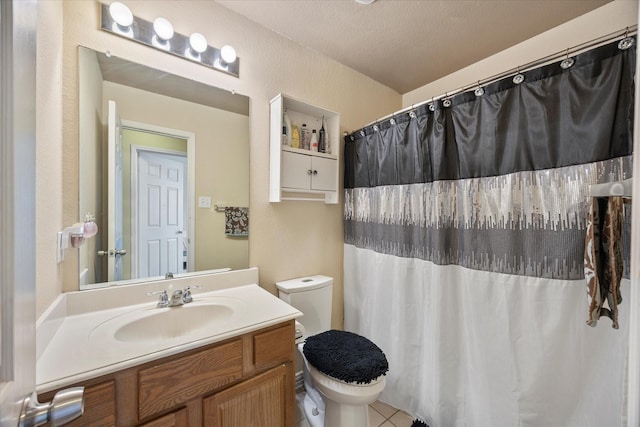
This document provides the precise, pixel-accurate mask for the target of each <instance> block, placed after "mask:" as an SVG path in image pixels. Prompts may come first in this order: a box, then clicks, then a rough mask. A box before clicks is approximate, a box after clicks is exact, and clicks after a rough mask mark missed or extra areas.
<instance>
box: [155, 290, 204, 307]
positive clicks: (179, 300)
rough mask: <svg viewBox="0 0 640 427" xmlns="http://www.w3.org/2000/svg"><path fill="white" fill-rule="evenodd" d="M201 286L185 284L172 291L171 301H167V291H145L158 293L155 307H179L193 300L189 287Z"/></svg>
mask: <svg viewBox="0 0 640 427" xmlns="http://www.w3.org/2000/svg"><path fill="white" fill-rule="evenodd" d="M200 288H201V286H198V285H194V286H187V287H186V288H184V291H183V290H182V289H177V290H175V291H173V293H172V294H171V301H169V296H168V295H167V291H155V292H147V295H149V296H151V295H160V298H159V299H158V304H157V305H156V307H158V308H164V307H179V306H181V305H183V304H188V303H190V302H191V301H193V296H192V295H191V289H200Z"/></svg>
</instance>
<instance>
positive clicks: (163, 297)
mask: <svg viewBox="0 0 640 427" xmlns="http://www.w3.org/2000/svg"><path fill="white" fill-rule="evenodd" d="M158 294H160V298H158V307H159V308H161V307H166V306H168V305H169V296H168V295H167V291H166V290H163V291H153V292H147V296H153V295H158Z"/></svg>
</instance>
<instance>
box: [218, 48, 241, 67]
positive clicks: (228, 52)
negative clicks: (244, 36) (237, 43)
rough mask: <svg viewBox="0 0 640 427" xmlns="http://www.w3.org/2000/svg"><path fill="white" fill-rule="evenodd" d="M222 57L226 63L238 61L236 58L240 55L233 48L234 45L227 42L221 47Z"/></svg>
mask: <svg viewBox="0 0 640 427" xmlns="http://www.w3.org/2000/svg"><path fill="white" fill-rule="evenodd" d="M220 57H221V58H222V60H223V61H224V62H225V63H226V64H233V63H234V62H236V58H237V57H238V56H237V55H236V50H235V49H234V48H233V46H229V45H228V44H225V45H224V46H222V48H221V49H220Z"/></svg>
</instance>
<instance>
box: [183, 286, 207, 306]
mask: <svg viewBox="0 0 640 427" xmlns="http://www.w3.org/2000/svg"><path fill="white" fill-rule="evenodd" d="M201 287H202V286H199V285H194V286H187V287H186V288H184V293H183V294H182V301H183V302H184V303H185V304H188V303H190V302H191V301H193V296H192V295H191V289H200V288H201Z"/></svg>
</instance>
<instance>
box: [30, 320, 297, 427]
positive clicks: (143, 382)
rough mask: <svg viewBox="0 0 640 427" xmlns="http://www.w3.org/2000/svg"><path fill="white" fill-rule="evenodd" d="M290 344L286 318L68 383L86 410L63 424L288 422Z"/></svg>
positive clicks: (155, 426) (236, 425)
mask: <svg viewBox="0 0 640 427" xmlns="http://www.w3.org/2000/svg"><path fill="white" fill-rule="evenodd" d="M294 341H295V327H294V322H293V320H291V321H288V322H283V323H280V324H278V325H275V326H272V327H269V328H265V329H260V330H258V331H255V332H251V333H247V334H245V335H242V336H239V337H235V338H231V339H228V340H226V341H223V342H220V343H215V344H211V345H207V346H203V347H200V348H197V349H194V350H190V351H186V352H183V353H180V354H176V355H173V356H169V357H165V358H162V359H159V360H155V361H153V362H149V363H145V364H142V365H139V366H135V367H132V368H128V369H125V370H122V371H118V372H115V373H112V374H108V375H103V376H101V377H98V378H94V379H92V380H88V381H86V382H84V383H82V384H73V385H69V386H79V385H83V386H84V387H85V411H84V415H82V416H81V417H80V418H77V419H76V420H74V421H73V422H72V423H70V424H69V425H70V426H89V425H90V426H92V427H94V426H104V427H107V426H109V427H111V426H118V427H130V426H141V427H202V426H206V427H209V426H218V425H219V426H225V427H246V426H249V425H251V426H257V427H260V426H263V427H270V426H274V427H276V426H277V427H282V426H288V427H293V425H294V423H295V385H294V381H295V379H294V363H295V362H294V361H295V347H294ZM65 388H66V387H65ZM56 391H57V390H55V391H51V392H47V393H44V394H42V395H41V396H39V399H40V401H41V402H42V401H49V400H51V398H52V397H53V395H54V394H55V393H56ZM214 420H215V421H214Z"/></svg>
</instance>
